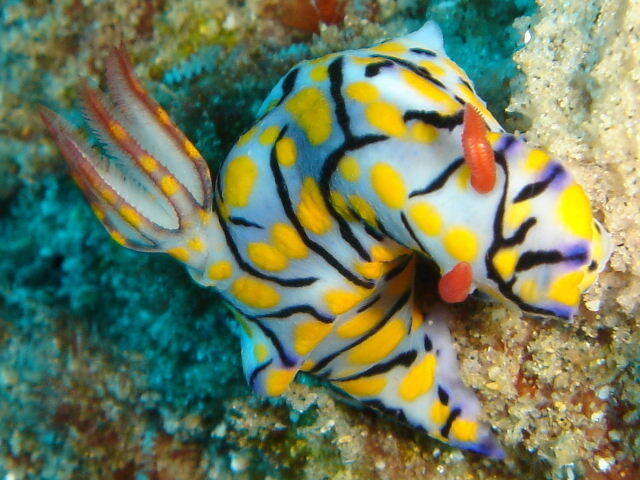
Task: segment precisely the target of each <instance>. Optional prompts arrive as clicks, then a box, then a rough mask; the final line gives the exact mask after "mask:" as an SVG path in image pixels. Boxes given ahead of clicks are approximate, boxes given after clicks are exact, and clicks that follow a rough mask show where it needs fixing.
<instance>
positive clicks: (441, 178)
mask: <svg viewBox="0 0 640 480" xmlns="http://www.w3.org/2000/svg"><path fill="white" fill-rule="evenodd" d="M463 163H464V158H462V157H461V158H458V159H456V160H454V161H453V162H451V164H450V165H449V166H448V167H447V168H445V169H444V170H443V171H442V173H441V174H440V175H438V176H437V177H436V178H435V179H434V180H432V181H431V183H430V184H429V185H427V186H426V187H424V188H421V189H420V190H414V191H413V192H411V193H410V194H409V198H412V197H416V196H418V195H427V194H428V193H431V192H435V191H436V190H439V189H441V188H442V187H443V186H444V184H445V183H447V180H449V177H451V175H453V174H454V173H455V171H456V170H457V169H458V168H460V166H461V165H462V164H463Z"/></svg>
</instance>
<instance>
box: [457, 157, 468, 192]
mask: <svg viewBox="0 0 640 480" xmlns="http://www.w3.org/2000/svg"><path fill="white" fill-rule="evenodd" d="M456 181H457V182H458V187H460V190H468V189H469V183H470V182H471V170H470V169H469V166H468V165H467V164H466V163H465V164H463V165H462V166H461V167H460V169H459V170H458V175H457V178H456Z"/></svg>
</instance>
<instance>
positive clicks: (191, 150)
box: [183, 139, 200, 158]
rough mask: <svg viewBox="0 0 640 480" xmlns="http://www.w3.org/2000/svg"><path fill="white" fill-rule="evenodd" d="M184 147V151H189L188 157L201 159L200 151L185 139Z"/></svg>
mask: <svg viewBox="0 0 640 480" xmlns="http://www.w3.org/2000/svg"><path fill="white" fill-rule="evenodd" d="M183 145H184V149H185V150H186V151H187V155H189V156H190V157H191V158H200V152H198V149H197V148H196V147H195V145H194V144H193V143H191V142H190V141H189V140H186V139H185V141H184V144H183Z"/></svg>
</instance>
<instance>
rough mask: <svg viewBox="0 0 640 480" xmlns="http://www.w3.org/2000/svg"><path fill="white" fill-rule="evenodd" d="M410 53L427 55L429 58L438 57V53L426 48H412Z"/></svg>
mask: <svg viewBox="0 0 640 480" xmlns="http://www.w3.org/2000/svg"><path fill="white" fill-rule="evenodd" d="M409 51H411V52H413V53H417V54H418V55H426V56H427V57H436V56H437V55H436V53H435V52H434V51H432V50H427V49H426V48H411V49H410V50H409Z"/></svg>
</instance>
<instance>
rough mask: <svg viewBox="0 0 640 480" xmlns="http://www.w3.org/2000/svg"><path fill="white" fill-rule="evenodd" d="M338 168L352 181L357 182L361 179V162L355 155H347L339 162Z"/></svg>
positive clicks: (346, 178)
mask: <svg viewBox="0 0 640 480" xmlns="http://www.w3.org/2000/svg"><path fill="white" fill-rule="evenodd" d="M338 170H339V171H340V173H341V174H342V176H343V177H344V178H345V180H348V181H350V182H357V181H358V180H359V179H360V164H359V163H358V160H356V159H355V158H354V157H351V156H349V155H346V156H344V157H342V160H340V163H338Z"/></svg>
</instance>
